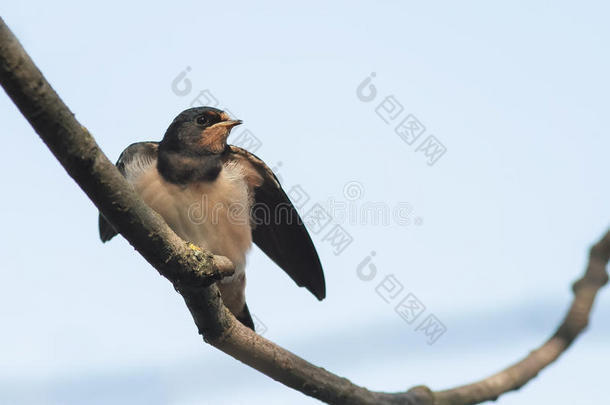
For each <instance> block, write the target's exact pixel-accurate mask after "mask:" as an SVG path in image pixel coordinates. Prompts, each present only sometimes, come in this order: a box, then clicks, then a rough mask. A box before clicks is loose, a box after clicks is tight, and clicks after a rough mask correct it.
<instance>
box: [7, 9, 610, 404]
mask: <svg viewBox="0 0 610 405" xmlns="http://www.w3.org/2000/svg"><path fill="white" fill-rule="evenodd" d="M0 82H1V84H2V86H3V87H4V89H5V91H6V92H7V94H8V95H9V96H10V97H11V99H12V100H13V102H14V103H15V104H16V105H17V107H18V108H19V109H20V111H21V113H22V114H23V115H24V116H25V117H26V118H27V120H28V121H29V122H30V124H31V125H32V127H33V128H34V129H35V130H36V132H37V133H38V134H39V135H40V137H41V138H42V140H43V141H44V142H45V143H46V144H47V146H48V147H49V149H50V150H51V151H52V152H53V154H54V155H55V157H56V158H57V159H58V160H59V161H60V162H61V164H62V165H63V166H64V168H65V169H66V171H67V172H68V174H69V175H70V176H72V178H73V179H74V180H75V181H76V182H77V183H78V184H79V186H80V187H81V188H82V189H83V191H84V192H85V193H86V194H87V195H88V196H89V198H90V199H91V200H92V201H93V203H94V204H95V205H96V206H97V207H98V208H99V210H100V211H101V212H102V213H103V215H104V216H105V217H106V218H107V219H108V220H109V221H110V222H111V223H112V224H113V225H114V226H115V227H116V229H117V230H118V231H119V232H120V233H121V234H122V235H123V236H124V237H125V238H126V239H127V240H128V241H129V242H130V243H131V244H132V245H133V246H134V247H135V248H136V250H138V252H139V253H140V254H141V255H142V256H143V257H144V258H146V260H147V261H148V262H149V263H150V264H151V265H152V266H153V267H155V268H156V269H157V270H158V271H159V273H160V274H161V275H163V276H164V277H166V278H167V279H168V280H169V281H171V282H172V283H173V285H174V286H175V288H176V290H177V291H178V292H179V293H180V294H181V295H182V296H183V298H184V300H185V302H186V304H187V307H188V308H189V310H190V312H191V314H192V315H193V319H194V321H195V323H196V325H197V327H198V329H199V333H200V334H201V335H202V336H203V337H204V339H205V340H206V341H207V342H208V343H210V344H211V345H213V346H215V347H217V348H218V349H220V350H222V351H224V352H225V353H227V354H229V355H231V356H233V357H234V358H236V359H238V360H240V361H242V362H243V363H245V364H248V365H249V366H251V367H253V368H255V369H257V370H259V371H261V372H262V373H264V374H266V375H268V376H269V377H271V378H273V379H275V380H277V381H279V382H281V383H283V384H285V385H287V386H289V387H291V388H294V389H296V390H298V391H301V392H302V393H304V394H307V395H310V396H312V397H315V398H318V399H320V400H322V401H324V402H327V403H329V404H350V405H354V404H358V405H360V404H362V405H373V404H437V405H446V404H452V405H458V404H459V405H461V404H476V403H480V402H483V401H486V400H491V399H495V398H497V397H498V396H499V395H501V394H502V393H505V392H508V391H510V390H515V389H518V388H519V387H521V386H523V385H524V384H525V383H527V382H528V381H530V380H531V379H532V378H534V377H535V376H536V375H537V374H538V372H540V370H542V369H543V368H544V367H546V366H547V365H548V364H550V363H551V362H553V361H554V360H555V359H557V358H558V357H559V355H560V354H561V353H562V352H563V351H564V350H566V349H567V348H568V347H569V346H570V344H571V343H572V342H573V341H574V339H575V338H576V337H577V336H578V335H579V334H580V333H581V332H582V331H583V329H584V328H585V327H586V325H587V323H588V318H589V314H590V311H591V308H592V306H593V301H594V299H595V296H596V294H597V292H598V290H599V289H600V288H601V287H602V286H603V285H604V284H605V283H606V282H607V281H608V275H607V273H606V265H607V263H608V260H609V258H610V232H609V233H608V234H606V236H604V238H603V239H602V240H601V241H600V242H599V243H597V244H596V245H595V246H594V247H593V248H592V249H591V255H590V261H589V266H588V267H587V270H586V273H585V275H584V276H583V278H581V279H580V280H578V282H576V283H575V284H574V294H575V295H574V301H573V303H572V306H571V308H570V310H569V312H568V314H567V316H566V318H565V320H564V321H563V323H562V324H561V326H560V327H559V328H558V330H557V332H555V334H554V335H553V336H552V337H551V338H550V339H549V340H548V341H547V342H546V343H545V344H543V345H542V346H541V347H540V348H538V349H536V350H534V351H533V352H531V353H530V355H529V356H527V357H526V358H525V359H523V360H521V361H520V362H518V363H516V364H515V365H513V366H511V367H509V368H507V369H505V370H503V371H501V372H499V373H497V374H495V375H493V376H491V377H489V378H486V379H484V380H482V381H479V382H476V383H473V384H470V385H466V386H462V387H458V388H454V389H449V390H445V391H438V392H433V391H431V390H430V389H429V388H427V387H425V386H418V387H414V388H412V389H410V390H409V391H407V392H403V393H395V394H391V393H382V392H373V391H369V390H367V389H366V388H363V387H359V386H357V385H354V384H352V383H351V382H350V381H349V380H347V379H345V378H342V377H339V376H337V375H335V374H332V373H330V372H329V371H327V370H325V369H323V368H320V367H317V366H314V365H313V364H311V363H308V362H307V361H305V360H303V359H301V358H300V357H298V356H296V355H294V354H292V353H290V352H289V351H287V350H284V349H283V348H281V347H279V346H277V345H276V344H274V343H272V342H270V341H268V340H266V339H264V338H263V337H261V336H259V335H257V334H256V333H254V332H252V331H251V330H250V329H248V328H246V327H244V326H243V325H241V323H239V322H238V321H237V320H236V319H235V318H234V317H233V316H232V315H231V313H230V312H229V311H228V310H227V309H226V308H225V307H224V305H223V303H222V300H221V298H220V293H219V291H218V289H217V288H216V286H215V284H214V282H215V281H216V280H219V279H221V278H222V277H224V276H227V275H230V274H232V272H233V266H232V264H231V263H230V262H229V261H228V259H226V258H223V257H219V256H214V255H212V254H210V253H209V252H205V251H202V250H201V249H199V248H198V247H196V246H194V245H192V244H189V243H187V242H185V241H183V240H182V239H180V238H179V237H178V236H177V235H176V234H175V233H174V232H173V231H172V230H171V229H170V228H169V227H168V226H167V224H166V223H165V222H164V221H163V219H162V218H161V217H160V216H159V215H158V214H156V213H155V212H154V211H152V210H151V209H150V208H148V206H146V204H145V203H144V202H143V201H142V200H141V199H140V198H139V196H138V195H137V194H136V193H135V191H134V190H133V188H132V187H131V186H130V185H129V184H128V183H127V182H126V181H125V179H123V177H122V176H121V174H120V173H119V172H118V170H117V169H116V168H115V166H114V165H113V164H112V163H111V162H110V161H109V160H108V159H107V157H106V156H105V155H104V153H103V152H102V151H101V150H100V148H99V147H98V145H97V144H96V142H95V140H94V139H93V137H92V136H91V134H89V132H88V131H87V130H86V129H85V128H84V127H83V126H81V125H80V124H79V123H78V121H77V120H76V119H75V118H74V116H73V114H72V113H71V112H70V110H69V109H68V107H67V106H66V105H65V104H64V103H63V102H62V101H61V99H60V98H59V96H58V95H57V94H56V93H55V91H54V90H53V89H52V88H51V86H50V85H49V83H48V82H47V81H46V79H45V78H44V77H43V76H42V74H41V72H40V71H39V70H38V69H37V68H36V66H35V65H34V63H33V62H32V60H31V59H30V58H29V56H28V55H27V53H26V52H25V50H24V49H23V48H22V47H21V44H19V42H18V41H17V39H16V38H15V37H14V35H13V34H12V33H11V31H10V30H9V28H8V27H7V26H6V25H5V23H4V21H3V20H2V19H0Z"/></svg>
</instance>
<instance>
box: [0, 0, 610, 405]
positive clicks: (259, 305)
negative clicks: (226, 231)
mask: <svg viewBox="0 0 610 405" xmlns="http://www.w3.org/2000/svg"><path fill="white" fill-rule="evenodd" d="M609 11H610V10H609V9H608V6H607V5H606V4H605V3H604V2H588V1H584V2H579V3H578V4H576V3H573V2H572V3H570V2H563V1H561V2H553V3H552V5H550V3H548V2H541V1H527V2H526V1H516V2H515V1H513V2H493V3H492V2H484V1H480V2H460V3H459V4H456V3H454V2H426V3H425V4H422V3H421V2H398V1H377V2H359V1H350V2H318V1H310V2H307V3H306V4H305V5H289V4H287V3H286V2H280V1H277V2H261V3H259V2H257V3H256V4H255V3H254V2H232V1H226V2H171V3H170V2H164V4H162V5H158V4H154V3H153V2H147V3H141V4H131V3H128V2H111V1H109V2H96V3H91V4H84V3H83V2H65V1H55V2H42V1H39V2H27V1H23V2H10V3H7V2H4V3H3V4H2V5H1V6H0V15H1V16H2V17H3V18H4V19H5V22H6V23H7V24H8V25H9V26H10V27H11V29H12V30H13V32H14V33H15V34H16V35H17V37H18V38H19V39H20V40H21V42H22V44H23V45H24V46H25V48H26V50H27V51H28V52H29V54H30V55H31V56H32V58H33V59H34V61H35V62H36V64H37V65H38V67H39V68H40V69H41V70H42V72H44V74H45V76H46V77H47V79H48V80H49V81H50V82H51V84H52V85H53V86H54V88H55V90H56V91H57V92H58V93H59V94H60V96H61V97H62V98H63V100H64V101H65V102H66V103H67V104H68V106H70V108H71V109H72V111H73V112H74V113H75V114H76V117H77V118H78V119H79V120H80V122H81V123H82V124H83V125H85V126H87V128H88V129H89V130H90V131H91V133H92V134H93V135H94V136H95V138H96V140H97V142H98V143H99V145H100V146H101V147H102V149H103V150H104V151H105V152H106V154H107V155H108V157H109V158H110V159H111V160H115V159H116V158H117V157H118V155H119V154H120V152H121V151H122V150H123V148H124V147H126V146H127V145H128V144H130V143H132V142H136V141H144V140H159V139H160V138H161V137H162V136H163V133H164V131H165V129H166V128H167V126H168V124H169V123H170V122H171V120H172V119H173V118H174V116H175V115H177V114H178V113H179V112H180V111H181V110H183V109H185V108H188V107H189V106H190V104H191V103H192V102H193V100H194V99H196V97H197V96H198V95H199V94H200V93H201V92H203V91H207V92H206V94H212V95H213V97H214V98H215V99H216V100H218V105H219V106H220V107H222V108H227V109H229V110H230V111H231V112H232V113H233V114H234V115H236V116H237V117H239V118H240V119H242V120H244V122H245V125H244V127H245V129H248V130H250V131H251V132H250V133H251V134H252V135H253V136H255V137H256V139H257V140H258V141H257V146H258V148H257V150H256V153H257V155H259V156H260V157H262V158H263V159H264V160H265V161H266V162H267V163H268V164H269V165H270V166H272V167H275V170H276V172H277V173H278V175H279V176H280V178H281V180H282V183H283V185H284V187H285V188H286V189H287V190H289V189H293V190H296V189H297V188H296V187H297V186H299V187H300V188H298V190H301V191H302V192H304V193H306V194H307V196H309V200H308V201H307V202H306V204H305V205H304V206H303V207H302V208H301V211H302V213H303V214H306V213H307V212H308V210H310V209H312V207H314V206H315V204H316V203H319V204H320V206H323V207H326V209H327V210H328V209H329V207H331V206H332V205H333V204H334V205H335V206H337V204H341V203H343V204H348V205H347V206H349V207H355V208H354V209H355V212H361V208H362V207H363V206H364V204H367V203H368V204H377V206H382V207H386V208H387V209H391V210H394V209H396V207H410V209H411V211H410V213H409V223H408V224H404V223H397V221H395V220H392V221H390V223H389V224H377V225H375V224H373V223H371V221H365V220H364V219H362V218H361V217H359V218H358V219H357V220H356V221H346V220H345V218H343V219H342V218H341V212H333V215H332V220H331V223H330V224H329V225H328V226H327V227H326V228H325V229H323V230H321V231H320V232H319V233H316V234H313V235H312V237H313V239H314V242H315V244H316V246H317V249H318V252H319V254H320V256H321V260H322V263H323V265H324V268H325V274H326V285H327V298H326V300H324V301H323V302H317V300H316V299H315V298H314V297H313V296H312V295H311V294H309V293H308V292H307V291H306V290H304V289H299V288H297V287H296V285H294V284H293V283H292V281H291V280H290V279H289V278H288V277H287V276H286V275H285V274H284V273H283V272H282V271H281V270H280V269H278V268H277V267H276V266H275V265H274V264H273V263H272V262H271V261H270V260H269V259H267V258H266V257H265V256H264V255H263V254H262V253H261V252H260V251H259V250H258V249H257V248H254V249H253V251H252V252H251V254H250V256H249V265H248V268H247V274H248V288H247V297H248V305H249V307H250V309H251V311H252V312H253V313H254V314H255V316H256V318H257V319H258V320H259V322H261V323H262V325H264V327H262V329H259V330H262V331H264V336H265V337H267V338H269V339H271V340H273V341H275V342H277V343H278V344H280V345H282V346H283V347H285V348H287V349H289V350H292V351H294V352H295V353H296V354H298V355H300V356H302V357H303V358H305V359H307V360H309V361H311V362H313V363H315V364H317V365H319V366H322V367H325V368H327V369H329V370H331V371H333V372H335V373H337V374H339V375H342V376H345V377H348V378H349V379H351V380H352V381H353V382H355V383H357V384H361V385H364V386H366V387H368V388H370V389H374V390H385V391H398V390H405V389H407V388H409V387H412V386H414V385H419V384H427V385H429V386H430V387H431V388H433V389H442V388H448V387H453V386H456V385H459V384H464V383H467V382H470V381H472V380H476V379H479V378H481V377H484V376H488V375H489V374H491V373H493V372H496V371H498V370H499V369H500V368H503V367H504V366H506V365H508V364H510V363H512V362H513V361H515V360H517V359H519V358H521V357H523V356H525V355H526V354H527V353H528V352H529V351H530V350H532V349H533V348H534V347H536V346H537V345H539V344H540V343H542V342H543V341H544V340H545V339H546V338H547V337H548V336H549V335H550V334H551V332H552V331H553V330H554V328H555V327H556V326H557V324H558V322H559V321H560V320H561V319H562V317H563V314H564V312H565V310H566V309H567V306H568V303H569V301H570V299H571V292H570V285H571V283H572V282H573V281H574V280H575V279H576V278H578V277H580V275H581V273H582V271H583V269H584V266H585V264H586V254H587V250H588V248H589V246H590V245H591V244H592V243H594V242H595V241H596V240H597V239H598V238H599V237H600V236H601V235H602V234H603V233H604V232H605V230H606V229H607V228H608V225H609V224H610V211H609V208H610V188H609V187H608V172H609V171H608V169H609V164H608V151H609V150H610V137H608V133H607V128H608V118H607V117H608V115H607V111H608V94H610V80H609V79H608V71H610V58H609V56H608V55H609V54H608V41H609V39H610V26H609V25H608V21H607V20H608V13H609ZM187 67H188V69H189V70H188V71H187ZM182 72H186V73H187V74H186V76H184V77H183V79H187V80H188V83H190V85H187V83H186V81H184V80H182V79H180V80H178V82H177V83H178V87H176V86H174V87H172V82H173V81H174V80H175V79H176V78H177V77H178V76H179V75H180V74H181V73H182ZM373 72H374V73H375V77H374V79H373V81H372V85H373V86H374V87H375V89H376V92H377V94H376V97H375V99H374V100H372V101H370V102H364V101H361V99H360V98H359V97H358V96H357V91H356V90H357V88H358V86H359V85H360V84H361V83H362V82H363V80H365V79H366V78H367V77H369V75H370V74H371V73H373ZM176 88H177V89H178V90H181V91H182V92H180V91H176ZM187 90H188V91H187ZM181 94H182V95H181ZM389 96H393V97H394V100H396V101H398V102H399V103H400V104H401V105H402V106H403V108H404V111H403V112H402V113H401V115H399V116H398V117H397V118H396V120H395V121H392V122H391V123H386V122H384V120H383V119H382V118H381V117H380V116H379V115H378V114H377V112H379V111H380V110H377V108H378V106H379V105H380V104H381V103H382V102H383V101H384V100H385V98H386V97H389ZM383 105H387V104H383ZM397 108H398V107H397ZM395 111H396V110H395ZM409 114H411V115H413V116H414V117H417V119H418V120H419V121H420V122H421V123H422V124H423V125H424V126H425V128H426V131H425V133H424V134H423V135H421V137H420V138H418V140H417V141H416V142H415V143H414V144H413V145H409V144H407V143H405V142H404V141H403V140H402V139H401V138H400V137H399V136H398V135H397V134H396V133H395V132H394V128H395V127H396V124H397V123H398V122H399V121H400V120H402V119H403V118H404V117H406V116H407V115H409ZM386 118H387V117H386ZM0 130H1V131H2V134H3V136H4V143H3V148H2V158H1V159H0V182H2V184H3V193H2V199H0V219H1V220H2V224H3V228H4V231H3V232H2V233H1V234H0V246H1V247H0V249H1V253H2V257H3V264H2V266H1V270H0V271H1V273H2V282H1V283H0V319H1V320H2V324H1V326H0V331H1V333H0V403H7V404H8V403H10V404H106V403H114V404H172V405H186V404H315V403H319V402H318V401H317V400H315V399H312V398H308V397H305V396H304V395H302V394H301V393H299V392H296V391H293V390H291V389H288V388H285V387H284V386H282V385H281V384H279V383H276V382H275V381H273V380H271V379H269V378H268V377H266V376H264V375H262V374H260V373H259V372H257V371H255V370H252V369H250V368H248V367H247V366H245V365H242V364H241V363H239V362H238V361H236V360H234V359H233V358H231V357H229V356H227V355H225V354H223V353H221V352H219V351H217V350H215V349H214V348H212V347H211V346H208V345H206V344H204V343H202V340H201V338H200V337H199V336H198V335H197V331H196V328H195V326H194V324H193V321H192V318H191V316H190V315H189V313H188V311H187V309H186V307H185V305H184V303H183V301H182V299H181V297H180V296H179V295H178V294H177V293H176V292H175V291H174V290H173V288H172V286H171V285H170V283H168V282H167V281H166V280H165V279H163V278H162V277H160V276H159V275H158V274H157V272H156V271H155V270H154V269H152V268H151V267H150V266H149V265H148V264H147V263H146V262H145V261H144V260H143V259H142V258H141V257H140V256H139V255H138V254H137V253H136V252H135V251H134V250H133V248H131V247H130V246H129V244H128V243H126V242H125V240H123V239H122V238H121V237H118V238H116V239H115V240H112V241H111V242H110V243H108V244H106V245H103V244H102V243H101V242H100V241H99V239H98V235H97V210H96V209H95V207H94V206H93V204H92V203H91V202H90V201H89V200H88V199H87V197H86V196H85V195H84V193H83V192H82V191H81V190H80V189H79V188H78V186H77V185H76V184H75V183H74V182H73V181H72V179H70V178H69V177H68V176H67V175H66V173H65V171H64V170H63V168H62V167H61V166H60V165H59V163H58V162H57V161H56V160H55V158H54V157H53V156H52V155H51V153H49V151H48V150H47V148H46V147H45V145H44V144H43V143H42V142H41V141H40V140H39V138H38V137H37V135H36V134H35V133H34V132H33V130H32V129H31V128H30V126H29V125H28V124H27V122H26V121H25V119H24V118H23V117H22V116H21V115H20V113H19V112H18V111H17V109H16V108H15V107H14V106H13V104H12V102H11V101H10V100H9V99H8V97H6V96H5V95H1V96H0ZM243 130H244V129H240V130H237V131H236V133H235V136H232V138H230V141H231V140H235V139H236V138H238V137H239V135H240V133H241V132H240V131H243ZM430 135H433V136H435V137H436V139H437V140H438V141H439V142H441V143H442V145H444V147H445V148H446V152H445V154H443V155H442V156H441V157H440V159H438V160H437V161H436V163H434V164H433V165H429V164H428V158H427V157H426V155H425V154H424V152H423V151H422V150H419V151H418V150H417V149H418V145H420V144H422V142H424V140H425V139H427V137H428V136H430ZM242 139H243V138H242ZM350 204H351V205H350ZM380 204H381V205H380ZM335 225H339V226H342V229H344V230H345V231H346V232H347V233H348V234H349V235H350V237H351V239H352V242H351V243H350V244H349V245H348V246H346V247H345V249H344V250H343V251H342V252H340V253H339V254H336V253H337V252H336V250H335V247H333V246H332V244H331V243H329V240H328V238H327V237H325V235H327V233H328V232H329V231H330V229H331V227H333V226H335ZM312 233H313V232H312ZM373 251H374V252H375V256H374V257H372V256H370V254H371V252H373ZM367 256H368V257H369V258H371V257H372V260H371V261H369V264H372V265H374V266H375V268H376V270H377V272H376V274H375V275H374V277H373V279H372V280H370V281H365V280H363V279H362V277H359V276H358V272H357V268H358V265H359V264H362V263H363V261H364V260H365V259H366V258H367ZM362 268H364V269H365V270H366V269H367V268H368V267H362ZM388 276H393V278H391V279H387V278H386V277H388ZM384 280H385V283H384ZM388 280H393V281H394V286H402V290H401V291H400V294H398V295H396V297H395V298H394V299H393V300H392V299H388V300H389V301H391V302H389V303H388V302H386V301H384V299H383V298H382V297H381V296H380V295H379V294H378V292H379V291H381V290H380V288H383V286H388V284H387V283H388ZM398 283H399V284H398ZM380 284H381V285H382V287H379V285H380ZM396 288H398V287H396ZM393 291H397V290H393ZM409 293H410V294H413V295H414V296H416V297H417V298H418V299H419V301H420V302H421V303H422V304H423V305H425V307H426V309H425V312H423V313H422V314H421V315H420V317H419V318H418V319H416V320H415V321H413V323H411V324H408V323H407V322H405V321H404V320H403V319H402V318H400V317H399V316H398V315H397V313H396V312H395V310H394V308H395V306H396V304H397V303H398V302H399V301H400V300H401V299H402V298H403V297H405V296H407V294H409ZM386 298H387V296H386ZM429 315H434V316H435V317H436V319H437V320H438V321H440V322H442V324H443V325H444V327H445V328H446V331H445V332H444V333H443V334H442V335H441V336H440V337H438V340H436V342H435V343H434V344H428V337H427V336H426V335H425V333H423V332H422V330H421V329H419V330H417V329H418V325H420V324H421V322H422V321H423V320H424V319H426V317H428V316H429ZM609 341H610V293H609V292H608V291H603V292H602V294H601V295H600V296H599V299H598V301H596V304H595V307H594V311H593V314H592V318H591V327H590V330H588V331H587V332H586V333H585V334H584V335H582V336H581V337H580V338H579V339H578V341H577V342H576V344H575V345H574V346H573V347H572V348H571V349H570V350H569V351H568V352H567V353H566V354H565V355H564V356H563V357H562V358H561V359H560V360H559V361H558V362H557V363H556V364H553V365H552V366H551V367H549V368H548V369H546V370H545V371H544V372H543V373H541V374H540V376H539V378H537V379H535V380H534V381H533V382H531V383H530V384H528V385H527V386H525V387H524V388H523V389H522V390H521V391H519V392H517V393H511V394H507V395H505V396H503V397H502V398H501V399H500V400H499V402H498V404H500V405H511V404H519V405H525V404H539V403H545V402H549V401H552V402H553V403H554V404H575V403H593V402H594V401H596V400H598V399H599V398H600V397H601V396H602V394H605V391H606V390H605V389H604V391H603V392H602V389H603V388H605V387H606V386H607V377H606V376H607V373H606V370H607V360H608V359H609V358H610V346H609V345H608V342H609Z"/></svg>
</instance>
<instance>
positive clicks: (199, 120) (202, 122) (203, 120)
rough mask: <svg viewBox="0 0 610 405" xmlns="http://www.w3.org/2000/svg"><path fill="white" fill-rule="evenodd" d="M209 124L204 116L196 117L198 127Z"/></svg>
mask: <svg viewBox="0 0 610 405" xmlns="http://www.w3.org/2000/svg"><path fill="white" fill-rule="evenodd" d="M209 122H210V121H209V119H208V117H206V116H205V115H200V116H199V117H197V124H199V125H207V124H208V123H209Z"/></svg>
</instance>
